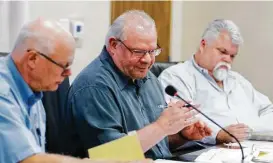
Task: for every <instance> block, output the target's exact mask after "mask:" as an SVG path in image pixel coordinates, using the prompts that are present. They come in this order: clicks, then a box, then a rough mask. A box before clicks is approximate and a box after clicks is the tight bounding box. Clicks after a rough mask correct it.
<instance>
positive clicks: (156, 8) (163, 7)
mask: <svg viewBox="0 0 273 163" xmlns="http://www.w3.org/2000/svg"><path fill="white" fill-rule="evenodd" d="M132 9H138V10H143V11H145V12H146V13H148V14H149V15H150V16H151V17H152V18H153V19H154V20H155V23H156V26H157V32H158V43H159V45H160V46H161V47H162V48H163V51H162V53H161V54H160V55H159V56H157V57H156V61H157V62H159V61H160V62H166V61H169V53H170V52H169V51H170V48H169V47H170V28H171V1H112V2H111V23H112V22H113V21H114V20H115V19H116V18H117V17H118V16H119V15H121V14H122V13H123V12H125V11H127V10H132Z"/></svg>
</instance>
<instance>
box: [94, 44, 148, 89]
mask: <svg viewBox="0 0 273 163" xmlns="http://www.w3.org/2000/svg"><path fill="white" fill-rule="evenodd" d="M99 57H100V60H101V62H102V63H103V64H104V65H105V66H106V68H107V69H108V70H110V71H111V73H112V74H114V78H115V80H116V82H117V84H118V86H119V88H120V89H121V90H123V89H124V88H125V87H126V86H127V85H128V84H135V85H137V86H139V87H140V86H141V85H142V84H144V83H145V82H146V81H147V80H148V79H150V78H151V76H150V73H148V75H147V76H145V77H144V78H143V79H137V80H135V82H133V81H132V79H131V78H130V77H128V76H126V75H125V74H124V73H123V72H121V71H120V70H119V68H118V67H117V66H116V65H115V63H114V61H113V59H112V57H111V56H110V54H109V52H108V51H107V50H106V47H105V46H104V48H103V50H102V52H101V54H100V56H99Z"/></svg>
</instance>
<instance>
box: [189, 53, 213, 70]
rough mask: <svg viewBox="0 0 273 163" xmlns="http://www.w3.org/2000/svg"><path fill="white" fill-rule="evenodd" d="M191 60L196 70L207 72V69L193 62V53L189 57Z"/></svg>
mask: <svg viewBox="0 0 273 163" xmlns="http://www.w3.org/2000/svg"><path fill="white" fill-rule="evenodd" d="M191 61H192V64H193V66H194V67H195V68H196V69H197V70H198V71H200V72H201V73H205V74H209V71H208V70H207V69H205V68H202V67H200V66H199V65H198V64H197V63H196V62H195V59H194V55H193V56H192V57H191Z"/></svg>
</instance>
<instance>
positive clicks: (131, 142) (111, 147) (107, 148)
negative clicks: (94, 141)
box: [88, 134, 145, 161]
mask: <svg viewBox="0 0 273 163" xmlns="http://www.w3.org/2000/svg"><path fill="white" fill-rule="evenodd" d="M88 154H89V158H90V159H92V160H113V161H133V160H142V159H144V158H145V157H144V154H143V150H142V148H141V145H140V142H139V140H138V137H137V134H132V135H128V136H124V137H122V138H120V139H117V140H114V141H111V142H109V143H105V144H102V145H100V146H97V147H94V148H91V149H89V150H88Z"/></svg>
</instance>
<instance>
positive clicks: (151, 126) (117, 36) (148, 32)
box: [62, 11, 211, 159]
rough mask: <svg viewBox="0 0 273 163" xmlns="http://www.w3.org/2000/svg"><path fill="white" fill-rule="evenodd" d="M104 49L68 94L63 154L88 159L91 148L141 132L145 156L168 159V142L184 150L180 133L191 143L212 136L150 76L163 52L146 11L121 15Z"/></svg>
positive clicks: (180, 103)
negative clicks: (165, 94) (168, 99)
mask: <svg viewBox="0 0 273 163" xmlns="http://www.w3.org/2000/svg"><path fill="white" fill-rule="evenodd" d="M105 45H106V46H105V47H104V48H103V50H102V52H101V54H100V55H99V56H98V57H97V58H96V59H95V60H94V61H93V62H91V63H90V64H89V65H88V66H87V67H86V68H85V69H84V70H83V71H82V72H81V73H80V74H79V76H78V77H77V78H76V79H75V81H74V82H73V84H72V86H71V89H70V91H69V95H68V101H67V108H66V110H65V111H64V112H63V119H62V120H63V123H64V124H65V127H64V129H65V130H66V132H67V133H66V134H67V137H66V138H65V139H63V141H64V143H63V145H62V146H63V151H64V153H67V154H70V155H74V156H80V157H85V156H86V153H87V149H89V148H91V147H94V146H97V145H100V144H103V143H106V142H109V141H112V140H114V139H117V138H120V137H122V136H125V135H126V134H128V133H129V132H131V131H136V132H137V135H138V138H139V140H140V143H141V146H142V149H143V151H144V152H145V155H146V157H149V158H153V159H157V158H168V157H170V156H171V153H170V151H169V144H168V138H169V142H170V144H171V145H181V144H182V143H183V140H182V139H181V138H180V137H179V135H178V134H177V133H180V131H181V130H182V131H181V134H180V135H183V136H184V137H187V138H188V139H201V138H203V137H204V136H207V135H210V132H211V131H210V129H209V128H207V127H206V125H204V124H203V123H201V122H197V121H198V120H197V118H196V117H195V116H194V115H195V114H196V112H194V111H193V110H191V109H190V108H186V107H183V106H184V103H183V102H181V101H179V102H177V103H171V104H170V105H169V106H167V105H166V103H165V101H164V96H163V90H162V89H161V86H160V84H159V82H158V80H157V78H156V77H155V76H154V75H153V74H152V73H151V72H150V71H149V69H150V67H151V66H152V65H153V63H154V61H155V56H157V55H159V54H160V52H161V48H160V47H159V46H158V45H157V33H156V27H155V23H154V20H153V19H152V18H151V17H150V16H148V15H147V14H146V13H144V12H142V11H128V12H126V13H124V14H122V15H121V16H119V17H118V18H117V19H116V20H115V21H114V23H113V24H112V26H111V28H110V29H109V31H108V34H107V36H106V42H105ZM165 108H166V109H165ZM64 132H65V131H64Z"/></svg>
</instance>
